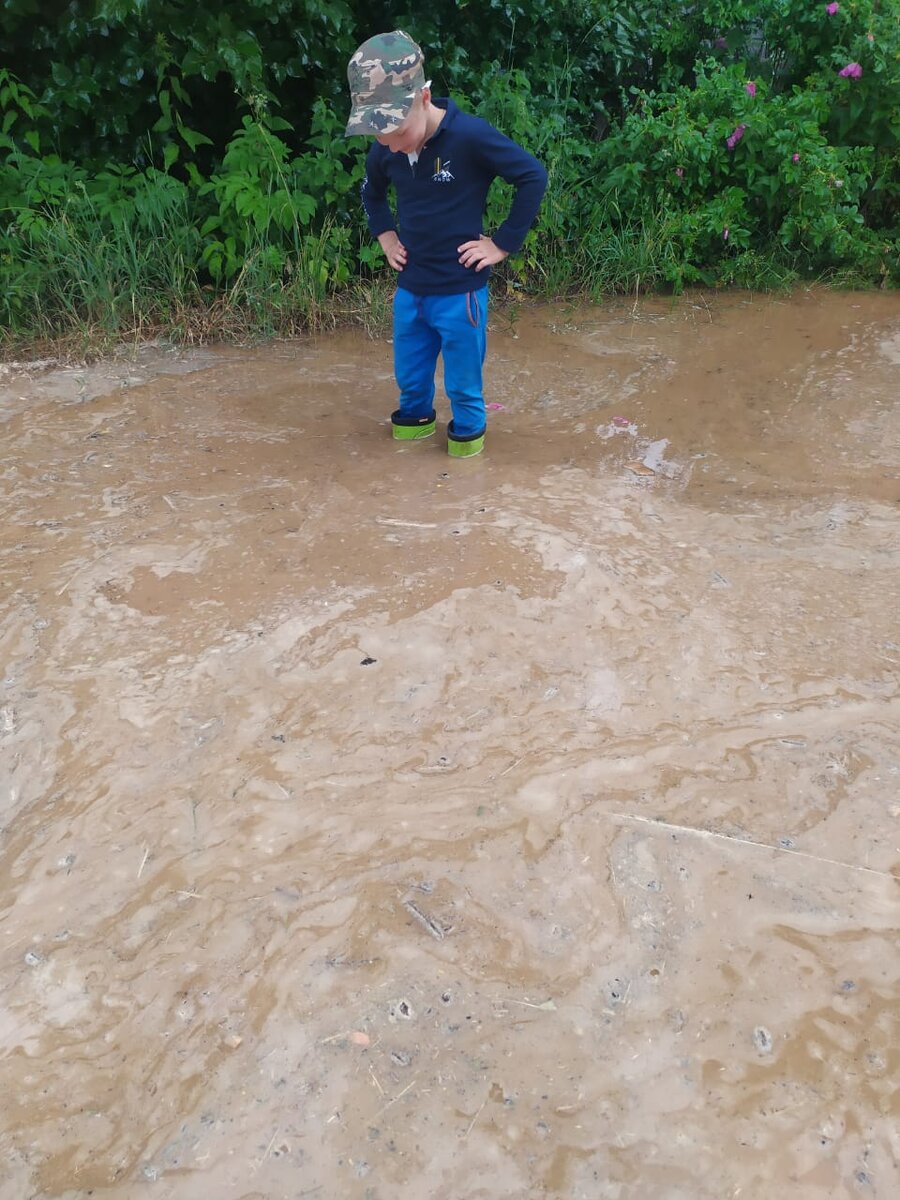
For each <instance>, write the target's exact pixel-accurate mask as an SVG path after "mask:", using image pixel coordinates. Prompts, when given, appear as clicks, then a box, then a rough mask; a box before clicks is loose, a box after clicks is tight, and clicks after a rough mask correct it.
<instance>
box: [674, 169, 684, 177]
mask: <svg viewBox="0 0 900 1200" xmlns="http://www.w3.org/2000/svg"><path fill="white" fill-rule="evenodd" d="M675 174H676V175H677V176H678V178H679V179H681V178H682V176H683V175H684V167H676V168H675Z"/></svg>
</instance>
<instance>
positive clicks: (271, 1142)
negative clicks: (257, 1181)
mask: <svg viewBox="0 0 900 1200" xmlns="http://www.w3.org/2000/svg"><path fill="white" fill-rule="evenodd" d="M277 1137H278V1126H277V1125H276V1126H275V1132H274V1133H273V1134H272V1140H271V1141H270V1142H269V1144H268V1146H266V1152H265V1154H264V1155H263V1156H262V1158H261V1159H260V1160H259V1162H258V1163H257V1164H256V1165H255V1166H254V1168H253V1173H254V1175H255V1174H256V1172H257V1171H258V1170H259V1168H260V1167H261V1166H262V1165H263V1163H264V1162H265V1161H266V1159H267V1158H268V1157H269V1154H270V1152H271V1150H272V1147H273V1146H274V1145H275V1139H276V1138H277Z"/></svg>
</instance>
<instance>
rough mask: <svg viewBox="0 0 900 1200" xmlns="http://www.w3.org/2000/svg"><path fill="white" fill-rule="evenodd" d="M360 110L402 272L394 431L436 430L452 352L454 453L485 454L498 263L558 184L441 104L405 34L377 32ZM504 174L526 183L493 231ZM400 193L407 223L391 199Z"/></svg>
mask: <svg viewBox="0 0 900 1200" xmlns="http://www.w3.org/2000/svg"><path fill="white" fill-rule="evenodd" d="M347 79H348V81H349V83H350V93H351V99H352V110H351V113H350V120H349V121H348V123H347V135H348V136H352V135H353V134H365V135H368V136H372V137H374V138H375V141H374V142H373V144H372V146H371V147H370V148H369V152H368V156H367V158H366V178H365V180H364V182H363V187H362V198H363V205H364V207H365V210H366V217H367V219H368V224H369V230H370V231H371V233H372V236H373V237H376V238H377V239H378V241H379V243H380V245H381V248H382V250H383V251H384V254H385V257H386V258H387V260H388V262H389V263H390V265H391V266H392V267H393V268H394V270H395V271H397V272H398V277H397V283H398V287H397V293H396V296H395V297H394V373H395V375H396V378H397V386H398V387H399V389H400V407H399V408H398V409H397V411H396V412H395V413H393V414H392V415H391V425H392V427H393V435H394V437H395V438H396V439H398V440H400V441H418V440H419V439H421V438H426V437H430V436H431V435H432V434H433V433H434V431H435V420H436V416H435V411H434V370H435V366H436V365H437V357H438V354H439V353H440V354H443V357H444V383H445V386H446V390H447V395H448V396H449V398H450V405H451V408H452V411H453V419H452V421H451V422H450V424H449V426H448V430H447V449H448V452H449V453H450V454H451V455H452V456H453V457H455V458H468V457H470V456H472V455H475V454H479V453H480V452H481V451H482V450H483V449H484V433H485V425H486V423H487V422H486V415H485V405H484V396H483V393H482V382H481V369H482V364H483V362H484V355H485V350H486V348H487V279H488V276H489V274H490V269H491V266H492V265H493V264H494V263H498V262H502V261H503V259H504V258H506V257H507V255H509V254H514V253H515V252H516V251H517V250H518V249H519V248H520V247H521V245H522V243H523V242H524V240H525V235H526V234H527V232H528V230H529V228H530V226H531V223H532V221H533V220H534V218H535V215H536V214H537V211H538V208H539V207H540V203H541V198H542V197H543V194H544V189H545V188H546V186H547V172H546V171H545V170H544V168H543V167H542V166H541V164H540V163H539V162H538V161H537V159H536V158H533V157H532V156H531V155H530V154H528V153H526V151H525V150H523V149H522V148H521V146H517V145H516V143H515V142H512V141H510V139H509V138H507V137H504V136H503V134H502V133H499V132H498V131H497V130H496V129H494V127H493V126H492V125H489V124H488V122H487V121H482V120H480V119H479V118H478V117H471V116H469V115H467V114H466V113H463V112H461V111H460V110H459V109H458V108H457V106H456V105H455V104H454V103H453V101H452V100H449V99H444V100H437V99H434V100H433V99H432V96H431V87H430V83H429V82H427V81H426V79H425V71H424V66H423V55H422V51H421V49H420V48H419V47H418V46H417V45H416V43H415V42H414V41H413V40H412V38H411V37H409V35H408V34H406V33H403V32H402V30H395V31H394V32H393V33H380V34H377V35H376V36H375V37H373V38H369V40H368V41H367V42H364V43H363V44H362V46H360V48H359V49H358V50H357V51H356V53H355V54H354V55H353V57H352V58H351V59H350V63H349V66H348V67H347ZM498 175H499V176H500V177H501V178H503V179H505V180H507V181H508V182H509V183H511V184H513V185H514V187H515V188H516V195H515V199H514V200H513V203H512V206H511V208H510V211H509V215H508V217H507V218H506V220H505V221H504V222H503V224H502V225H501V226H500V228H499V229H498V230H497V232H496V233H495V234H494V235H493V237H485V236H484V234H483V232H482V219H483V216H484V209H485V204H486V201H487V194H488V189H489V188H490V186H491V183H492V182H493V180H494V179H495V178H496V177H497V176H498ZM391 184H393V186H394V189H395V192H396V196H397V215H398V218H399V224H400V229H399V232H398V230H397V226H396V225H395V223H394V218H393V215H392V213H391V209H390V206H389V205H388V200H387V192H388V187H389V186H390V185H391Z"/></svg>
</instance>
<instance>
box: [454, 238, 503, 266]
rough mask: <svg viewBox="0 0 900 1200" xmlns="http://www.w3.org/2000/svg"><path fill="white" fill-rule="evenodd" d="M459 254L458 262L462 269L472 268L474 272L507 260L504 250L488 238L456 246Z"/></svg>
mask: <svg viewBox="0 0 900 1200" xmlns="http://www.w3.org/2000/svg"><path fill="white" fill-rule="evenodd" d="M457 251H458V252H459V261H460V262H461V263H462V265H463V266H464V267H474V268H475V270H476V271H480V270H481V269H482V268H483V267H492V266H493V265H494V263H498V262H503V260H504V258H509V254H508V253H507V251H506V250H501V249H500V247H499V246H498V245H497V244H496V242H494V241H493V239H491V238H489V237H484V236H482V237H480V238H479V239H478V241H477V242H464V243H463V244H462V245H461V246H457Z"/></svg>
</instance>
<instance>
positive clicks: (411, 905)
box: [403, 900, 449, 942]
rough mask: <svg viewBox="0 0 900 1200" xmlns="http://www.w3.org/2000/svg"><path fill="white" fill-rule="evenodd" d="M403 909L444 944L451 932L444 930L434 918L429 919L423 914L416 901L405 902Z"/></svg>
mask: <svg viewBox="0 0 900 1200" xmlns="http://www.w3.org/2000/svg"><path fill="white" fill-rule="evenodd" d="M403 907H404V908H405V909H406V911H407V912H408V913H409V914H410V915H411V916H413V917H415V918H416V920H417V921H418V922H419V924H420V925H422V926H423V927H424V928H425V929H427V930H428V932H429V933H430V934H431V936H432V937H433V938H434V939H435V940H436V941H438V942H442V941H443V940H444V938H445V937H446V936H447V934H448V932H449V930H446V929H444V928H443V927H442V926H440V925H439V924H438V923H437V921H435V920H434V918H433V917H429V916H428V914H427V913H424V912H422V910H421V908H419V906H418V904H416V902H415V901H414V900H404V901H403Z"/></svg>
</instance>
